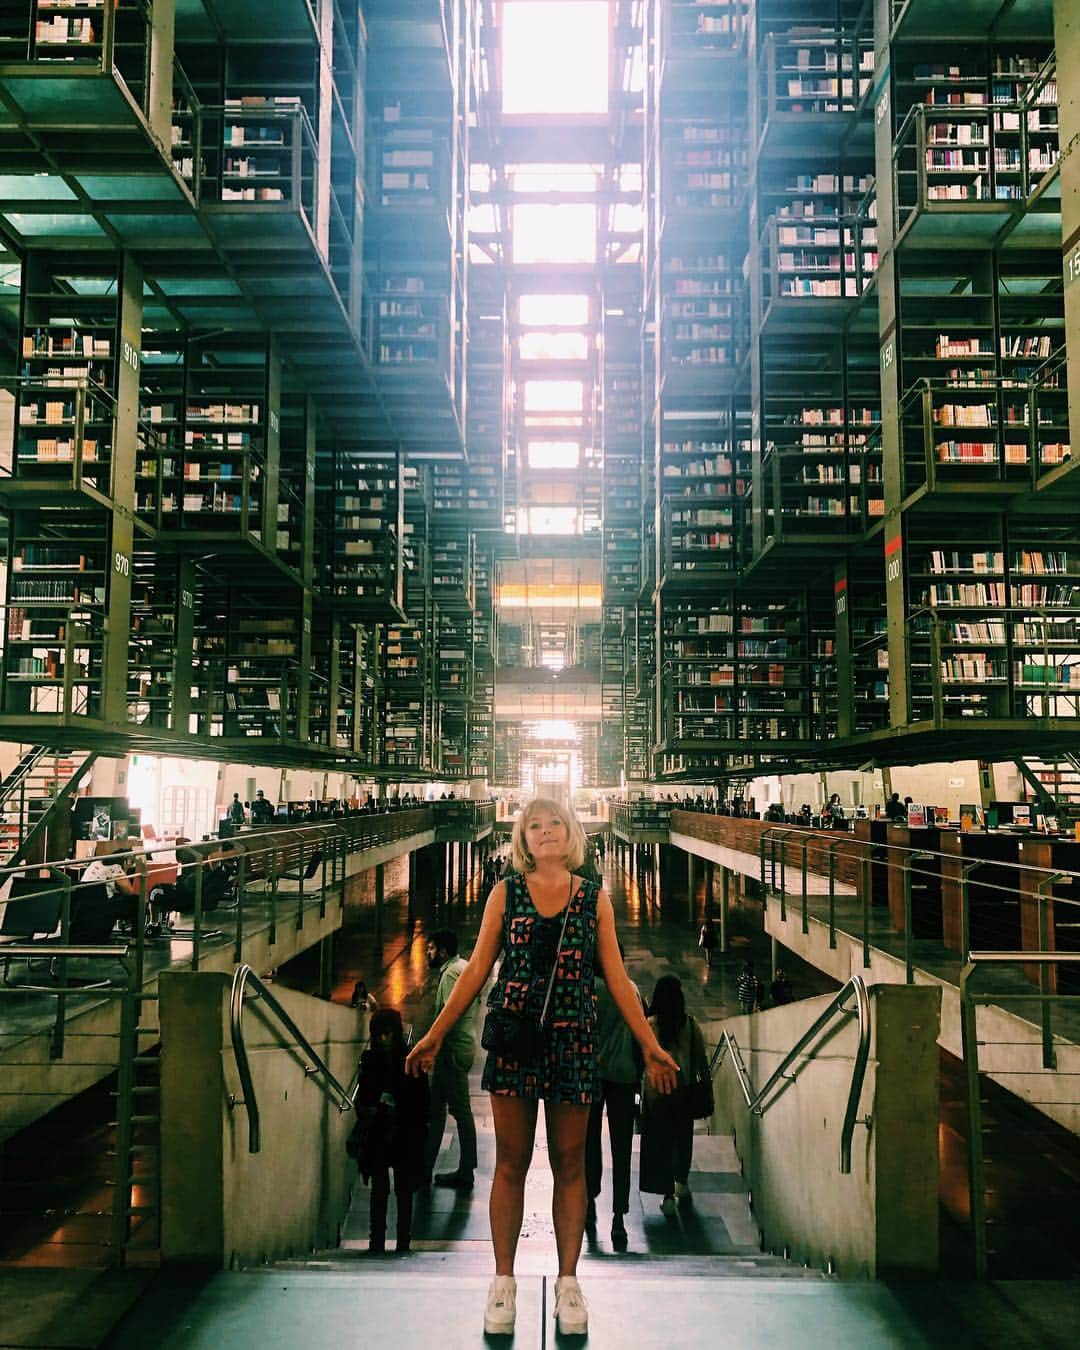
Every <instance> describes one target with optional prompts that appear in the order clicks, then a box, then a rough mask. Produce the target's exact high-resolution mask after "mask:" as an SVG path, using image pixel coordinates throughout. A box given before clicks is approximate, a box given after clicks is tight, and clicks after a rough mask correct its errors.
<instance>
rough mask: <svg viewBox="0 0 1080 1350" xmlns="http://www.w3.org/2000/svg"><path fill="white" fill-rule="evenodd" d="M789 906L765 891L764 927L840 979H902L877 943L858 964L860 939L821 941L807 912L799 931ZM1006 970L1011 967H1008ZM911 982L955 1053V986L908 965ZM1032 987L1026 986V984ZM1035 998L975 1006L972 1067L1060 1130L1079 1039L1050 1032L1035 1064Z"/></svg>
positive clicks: (1078, 1127)
mask: <svg viewBox="0 0 1080 1350" xmlns="http://www.w3.org/2000/svg"><path fill="white" fill-rule="evenodd" d="M797 908H798V907H797V906H795V905H789V906H788V913H787V919H786V920H784V919H781V917H780V901H779V899H777V898H775V897H770V898H769V901H768V904H767V905H766V909H765V931H766V932H767V933H768V934H769V935H770V936H771V937H774V938H776V940H777V942H779V943H781V944H782V945H783V946H785V947H786V948H787V949H788V950H789V951H792V952H794V953H795V954H796V956H799V957H801V958H802V959H803V960H804V961H808V962H809V963H810V965H812V966H816V967H817V969H818V970H822V971H824V972H825V973H826V974H827V975H831V976H832V977H833V979H835V980H838V981H840V982H841V983H843V982H844V981H845V980H848V979H850V978H851V976H852V975H862V976H863V978H864V979H865V980H867V982H871V981H874V982H878V983H880V984H886V983H891V984H898V985H904V981H905V979H906V974H907V972H906V970H905V968H904V962H903V960H902V959H901V958H899V957H896V956H891V955H890V954H889V953H888V952H884V951H882V950H881V948H880V947H871V949H870V965H869V966H868V967H864V966H863V962H862V943H861V941H859V940H858V939H857V938H854V937H852V936H851V935H850V934H848V933H843V932H840V931H839V930H838V931H837V934H836V946H835V947H830V946H829V928H828V925H827V924H826V923H824V922H823V921H822V920H820V919H815V918H811V919H810V921H809V924H808V927H809V930H810V931H809V932H808V933H803V932H802V916H801V914H800V913H797V912H796V910H797ZM1011 969H1013V970H1014V969H1015V967H1012V968H1011ZM912 973H913V975H914V979H915V984H916V985H919V986H924V987H926V988H930V989H936V990H939V991H940V996H941V1030H940V1034H939V1037H938V1040H939V1043H940V1044H941V1045H942V1046H943V1047H944V1048H945V1049H946V1050H948V1052H949V1053H950V1054H951V1055H955V1056H956V1057H957V1058H958V1059H963V1057H964V1048H963V1042H962V1037H961V1028H960V991H959V989H958V988H957V986H956V985H955V984H949V983H947V982H946V981H944V980H942V979H941V978H940V977H938V976H936V975H933V974H931V972H930V971H928V970H922V969H920V967H919V966H918V965H917V964H916V965H915V967H914V970H913V972H912ZM977 989H978V992H984V993H991V992H993V991H994V990H995V989H997V990H999V991H1000V989H1001V986H1000V985H995V984H994V983H993V981H992V980H991V979H990V978H989V977H984V978H983V979H982V980H981V981H980V982H979V985H978V986H977ZM1032 991H1033V992H1034V986H1032ZM1039 1017H1040V1014H1039V1005H1038V1002H1037V1000H1035V999H1031V1000H1030V1001H1029V1000H1026V999H1025V1000H1022V1001H1021V1002H1018V1003H1012V1004H1009V1005H1008V1007H1006V1006H1004V1005H1000V1004H991V1005H990V1006H982V1007H980V1008H979V1010H978V1038H979V1068H980V1069H981V1070H982V1071H983V1072H984V1073H985V1074H986V1075H987V1076H988V1077H989V1078H992V1079H994V1081H995V1082H996V1083H998V1084H999V1085H1000V1086H1001V1087H1003V1088H1006V1089H1007V1090H1008V1091H1009V1092H1013V1093H1015V1094H1016V1095H1017V1096H1018V1097H1021V1098H1023V1099H1024V1100H1025V1101H1026V1102H1028V1104H1029V1105H1031V1106H1034V1107H1035V1109H1036V1110H1038V1111H1041V1112H1042V1113H1043V1114H1044V1115H1047V1116H1049V1117H1050V1119H1051V1120H1055V1121H1057V1123H1058V1124H1059V1125H1062V1126H1064V1128H1065V1129H1067V1130H1071V1131H1072V1132H1073V1133H1074V1134H1080V1092H1078V1090H1077V1086H1076V1084H1077V1081H1078V1080H1080V1045H1078V1044H1077V1043H1076V1041H1075V1039H1074V1040H1066V1039H1065V1038H1064V1037H1063V1036H1061V1035H1060V1034H1058V1033H1057V1032H1055V1034H1054V1038H1053V1040H1054V1054H1055V1055H1056V1057H1057V1072H1053V1071H1047V1070H1046V1069H1044V1068H1043V1063H1042V1032H1041V1027H1040V1020H1039Z"/></svg>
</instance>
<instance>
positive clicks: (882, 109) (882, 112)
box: [874, 69, 889, 127]
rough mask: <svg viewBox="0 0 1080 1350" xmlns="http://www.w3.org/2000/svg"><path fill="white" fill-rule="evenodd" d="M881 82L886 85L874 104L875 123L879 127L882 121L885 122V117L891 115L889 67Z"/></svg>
mask: <svg viewBox="0 0 1080 1350" xmlns="http://www.w3.org/2000/svg"><path fill="white" fill-rule="evenodd" d="M881 82H882V84H883V85H884V86H885V87H884V88H883V89H882V91H881V94H880V95H879V97H878V100H877V102H876V103H875V104H874V125H875V126H878V127H879V126H881V124H882V122H884V121H885V118H886V117H888V115H889V72H888V69H886V71H885V74H884V75H883V76H882V77H881Z"/></svg>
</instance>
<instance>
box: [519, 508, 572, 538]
mask: <svg viewBox="0 0 1080 1350" xmlns="http://www.w3.org/2000/svg"><path fill="white" fill-rule="evenodd" d="M518 528H519V530H520V532H521V533H522V534H577V533H578V509H577V507H576V506H529V507H525V508H523V509H522V510H520V511H519V512H518Z"/></svg>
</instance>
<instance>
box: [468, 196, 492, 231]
mask: <svg viewBox="0 0 1080 1350" xmlns="http://www.w3.org/2000/svg"><path fill="white" fill-rule="evenodd" d="M498 228H499V217H498V215H497V214H496V211H495V208H494V206H492V205H491V204H490V203H489V202H480V203H478V204H477V205H476V206H470V207H469V233H470V234H495V233H496V231H497V230H498Z"/></svg>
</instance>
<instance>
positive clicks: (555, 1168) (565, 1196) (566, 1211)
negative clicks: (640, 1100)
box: [544, 1102, 589, 1275]
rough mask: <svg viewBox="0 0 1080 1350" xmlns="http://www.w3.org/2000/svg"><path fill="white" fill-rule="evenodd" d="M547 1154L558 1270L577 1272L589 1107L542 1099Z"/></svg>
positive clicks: (568, 1272) (583, 1214)
mask: <svg viewBox="0 0 1080 1350" xmlns="http://www.w3.org/2000/svg"><path fill="white" fill-rule="evenodd" d="M544 1121H545V1123H546V1125H547V1138H548V1157H549V1158H550V1159H551V1175H552V1176H553V1177H554V1179H555V1196H554V1199H553V1201H552V1206H551V1217H552V1218H553V1219H554V1221H555V1245H556V1247H557V1248H558V1250H559V1274H560V1275H576V1274H577V1263H578V1257H579V1256H580V1255H581V1238H582V1234H583V1233H584V1232H585V1205H586V1195H585V1135H586V1132H587V1130H588V1127H589V1107H587V1106H572V1105H570V1104H569V1103H568V1102H545V1103H544Z"/></svg>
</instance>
